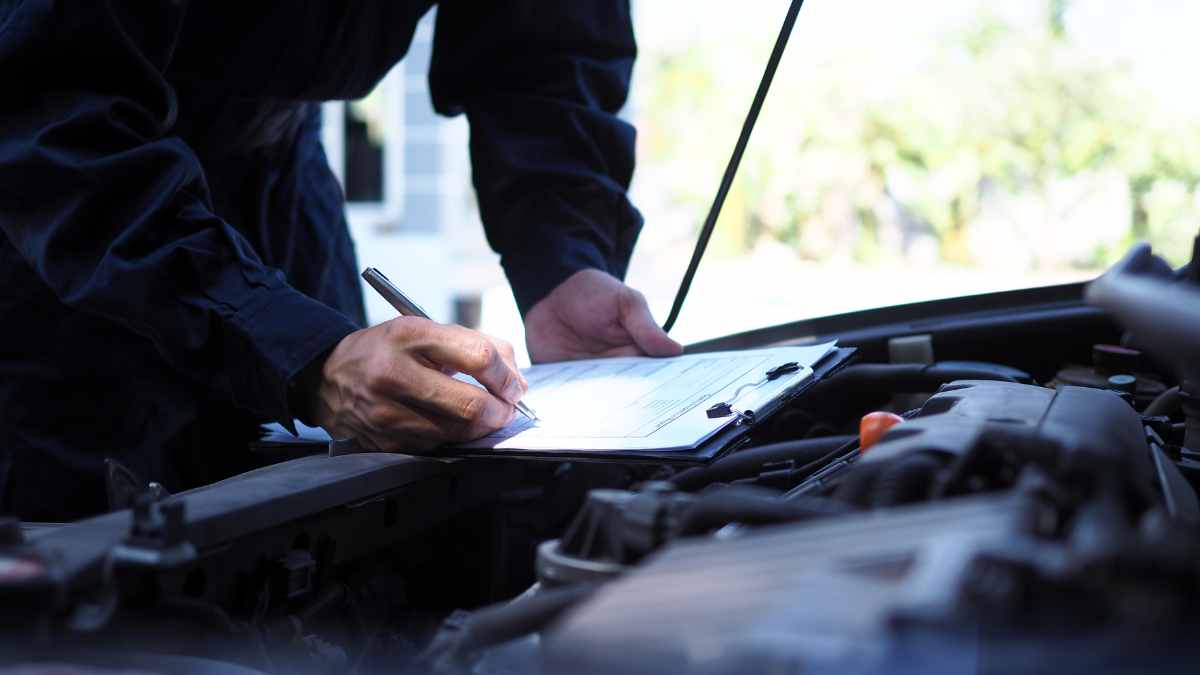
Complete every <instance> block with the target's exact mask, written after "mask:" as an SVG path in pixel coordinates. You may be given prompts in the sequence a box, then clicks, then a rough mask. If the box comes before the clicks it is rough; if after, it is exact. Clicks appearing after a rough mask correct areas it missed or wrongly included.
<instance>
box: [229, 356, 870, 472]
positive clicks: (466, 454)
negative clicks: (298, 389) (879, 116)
mask: <svg viewBox="0 0 1200 675" xmlns="http://www.w3.org/2000/svg"><path fill="white" fill-rule="evenodd" d="M856 351H857V350H856V349H854V348H852V347H835V348H834V349H832V350H831V351H830V352H829V353H828V354H826V355H825V356H824V358H822V359H821V360H820V361H818V362H817V363H816V364H814V365H813V367H812V369H813V372H812V375H811V376H810V377H808V378H806V379H804V380H803V381H801V382H799V383H797V384H796V385H795V386H794V387H792V388H790V389H788V390H787V391H785V392H784V393H783V394H781V395H779V396H777V397H775V398H773V399H771V400H770V401H769V402H768V403H766V404H765V405H762V406H759V407H758V409H756V410H754V411H753V414H746V413H748V412H750V411H746V410H741V409H739V408H738V406H737V404H736V400H734V401H732V402H729V401H727V402H726V403H727V404H729V405H730V407H731V408H733V409H735V410H734V411H733V412H734V414H737V415H738V419H737V421H736V423H734V424H730V425H728V426H726V427H724V428H722V429H721V430H720V431H718V432H717V433H715V434H714V435H713V436H711V437H709V438H708V439H707V440H706V441H704V442H703V443H701V444H700V445H698V446H697V447H696V448H693V449H690V450H670V451H661V450H659V451H656V450H529V449H517V448H491V449H486V450H479V449H470V448H454V447H443V448H435V449H433V450H429V451H425V452H420V453H408V454H412V455H415V456H421V457H428V458H431V459H442V460H453V459H466V458H470V459H524V460H542V461H583V462H604V463H620V464H647V463H653V464H672V465H694V464H704V463H707V462H709V461H712V460H713V459H716V458H717V457H720V456H722V455H724V454H727V453H729V452H732V451H734V450H736V449H737V448H740V447H742V446H744V445H745V444H746V443H748V442H749V441H751V440H752V439H753V436H754V433H755V431H756V430H757V429H758V427H759V426H760V425H762V424H764V423H766V422H768V421H770V420H771V418H772V417H773V416H774V415H775V414H776V413H778V412H779V411H780V410H782V409H784V408H786V407H787V406H788V405H789V404H790V403H791V402H792V401H794V400H796V399H798V398H800V397H802V396H803V395H804V394H805V393H806V392H808V391H809V390H810V389H811V388H812V387H814V386H815V385H816V384H817V383H819V382H821V381H823V380H826V379H828V378H829V377H830V376H832V375H834V374H836V373H837V372H839V371H840V370H842V369H843V368H845V367H846V365H848V364H849V363H850V361H851V360H852V359H853V357H854V355H855V353H856ZM778 365H784V364H778ZM764 376H766V373H765V372H764ZM275 427H278V425H268V427H267V428H268V430H269V433H268V434H267V435H265V436H264V438H262V439H260V440H259V441H257V442H256V443H254V444H252V446H251V447H252V448H257V449H258V450H260V451H267V450H269V451H270V452H272V453H275V454H279V453H287V452H292V453H296V452H303V454H312V453H313V452H314V451H319V450H317V449H318V448H320V449H322V450H323V449H326V448H327V449H328V452H329V454H330V455H343V454H353V453H358V452H370V451H368V450H364V449H362V448H361V447H359V446H358V444H357V443H355V442H354V441H353V440H329V436H328V434H326V433H325V432H324V431H323V430H321V429H308V428H305V429H304V431H305V432H307V433H302V435H301V436H300V437H296V436H292V435H291V434H290V433H288V432H287V431H284V430H283V428H282V427H278V428H277V429H276V428H275Z"/></svg>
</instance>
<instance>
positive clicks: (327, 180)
mask: <svg viewBox="0 0 1200 675" xmlns="http://www.w3.org/2000/svg"><path fill="white" fill-rule="evenodd" d="M431 5H432V0H424V1H416V0H414V1H411V2H403V1H401V0H342V1H339V2H326V1H324V0H314V1H311V2H299V1H290V0H289V1H284V0H275V1H271V2H244V3H215V2H188V1H187V0H174V1H168V0H156V1H154V2H136V3H131V2H122V1H120V0H111V1H107V2H106V1H102V0H89V1H87V2H84V1H83V0H74V1H73V0H59V1H53V0H23V1H22V0H0V72H2V73H4V74H5V77H4V78H3V83H4V92H3V94H2V96H0V233H2V235H3V236H2V237H0V281H2V283H0V320H2V321H3V325H4V331H3V333H2V334H0V501H2V507H3V509H4V510H5V511H7V512H10V513H16V514H18V515H20V516H21V517H23V518H25V519H28V520H62V519H67V518H76V517H80V516H83V515H86V514H90V513H94V512H96V511H99V510H102V509H103V508H104V482H103V466H104V465H103V462H104V459H105V458H109V457H111V458H113V459H116V460H117V461H119V462H121V463H122V464H124V465H126V466H128V467H130V468H132V469H133V470H134V471H135V472H136V473H137V474H138V475H139V476H141V477H143V478H144V479H145V480H157V481H160V482H163V483H164V484H166V485H167V486H168V487H175V488H178V487H185V486H188V485H192V484H196V483H200V482H204V481H207V480H212V479H214V478H218V477H220V476H221V475H224V474H227V473H229V472H231V471H236V470H240V469H242V468H245V466H246V463H245V459H244V458H245V453H244V452H235V449H238V447H239V446H238V445H237V443H235V442H234V440H235V439H241V438H244V437H245V436H246V435H247V434H249V433H251V432H252V430H253V429H254V427H255V426H256V425H257V424H258V423H259V422H260V421H262V420H277V421H280V422H283V423H285V424H290V422H291V420H292V419H293V418H294V417H298V418H300V419H302V420H305V421H308V422H311V423H317V424H320V425H322V426H324V427H325V428H326V429H328V430H329V431H330V432H331V433H334V434H335V435H338V436H353V437H355V438H357V439H358V440H359V441H360V442H362V443H364V444H366V445H368V446H372V447H375V448H378V449H382V450H402V449H405V448H424V447H429V446H432V445H436V444H439V443H442V442H446V441H454V440H462V439H466V438H469V437H477V436H480V435H483V434H486V433H488V432H490V431H491V430H494V429H496V428H497V427H499V426H501V425H503V424H504V423H506V422H507V421H508V420H509V419H510V418H511V416H512V414H513V403H514V402H516V401H517V400H518V399H519V398H520V396H521V395H522V394H523V393H524V390H525V386H526V385H525V382H524V380H523V379H522V378H521V376H520V374H519V372H518V371H517V370H516V368H515V365H514V363H513V359H512V351H511V348H509V347H508V346H507V345H506V344H504V343H503V342H500V341H498V340H494V339H491V338H487V337H485V336H483V335H481V334H479V333H475V332H473V331H468V330H466V329H462V328H457V327H451V326H440V325H437V324H434V323H431V322H428V321H423V320H420V319H409V318H404V319H396V320H394V321H390V322H388V323H385V324H382V325H380V326H376V327H374V328H367V329H363V328H362V324H363V310H362V299H361V297H360V290H359V289H360V286H359V283H358V278H357V271H358V270H357V265H356V263H355V259H354V251H353V247H352V244H351V241H350V239H349V236H348V233H347V229H346V225H345V222H344V216H343V212H342V208H343V203H342V195H341V191H340V189H339V187H338V185H337V183H336V182H335V180H334V178H333V176H332V174H331V173H330V170H329V167H328V164H327V162H326V159H325V156H324V152H323V150H322V148H321V146H320V143H319V138H318V130H319V112H318V108H317V105H316V104H315V103H313V102H314V101H320V100H326V99H351V98H356V97H359V96H362V95H365V94H366V93H367V92H368V91H370V90H371V89H372V87H373V86H374V84H375V83H376V82H377V81H378V80H379V79H380V78H381V77H382V76H383V75H384V74H385V73H386V72H387V71H388V70H389V69H390V68H391V66H392V65H393V64H394V63H395V62H396V61H397V60H398V59H400V58H401V57H402V56H403V55H404V53H405V51H406V50H407V48H408V45H409V43H410V42H411V39H412V35H413V31H414V28H415V25H416V23H417V21H418V20H419V19H420V17H421V16H422V15H424V14H425V13H426V12H427V11H428V10H429V9H430V7H431ZM635 51H636V48H635V45H634V41H633V35H632V28H631V24H630V16H629V8H628V6H627V3H624V2H616V1H610V2H604V1H603V0H585V1H576V0H572V2H569V3H566V2H536V1H535V0H508V1H506V2H486V3H480V2H470V1H469V0H447V1H445V2H442V3H440V5H439V8H438V17H437V26H436V34H435V46H434V56H433V63H432V66H431V72H430V84H431V90H432V93H433V99H434V105H435V107H436V108H437V110H438V111H440V112H441V113H443V114H449V115H454V114H459V113H465V114H466V115H467V118H468V120H469V122H470V126H471V158H472V163H473V169H474V182H475V188H476V192H477V194H478V198H479V204H480V211H481V214H482V217H483V221H484V223H485V225H486V227H487V234H488V238H489V241H490V243H491V245H492V246H493V247H494V248H495V249H496V250H497V251H498V252H499V253H500V255H501V262H502V264H503V266H504V269H505V271H506V274H507V275H508V278H509V280H510V282H511V284H512V287H513V291H514V294H515V295H516V298H517V302H518V305H519V307H520V309H521V311H522V313H523V315H524V317H525V324H526V329H527V335H528V338H527V341H528V346H529V350H530V354H531V355H532V357H533V358H534V360H538V361H546V360H556V359H568V358H580V357H588V356H602V355H612V354H633V353H645V354H651V355H668V354H674V353H677V352H678V351H679V345H678V344H676V343H675V342H674V341H672V340H671V339H670V338H668V337H667V336H666V335H665V334H664V333H663V332H662V331H661V330H660V329H659V328H658V327H657V326H656V325H655V324H654V322H653V320H652V318H651V316H650V313H649V311H648V310H647V308H646V304H645V301H644V300H643V299H642V297H641V296H640V295H639V294H638V293H636V292H635V291H633V290H631V289H629V288H628V287H626V286H625V285H624V284H623V283H621V282H620V281H619V278H620V277H621V276H622V275H623V273H624V271H625V267H626V265H627V263H628V260H629V255H630V252H631V250H632V247H633V244H634V240H635V238H636V236H637V232H638V229H639V227H640V222H641V221H640V216H639V215H638V213H637V211H636V210H635V209H634V208H633V207H632V205H631V204H630V203H629V201H628V199H627V197H626V194H625V191H626V188H627V186H628V183H629V180H630V176H631V173H632V170H633V142H634V134H633V130H632V129H631V128H630V127H629V126H628V125H626V124H625V123H623V122H622V121H621V120H619V119H618V118H617V117H616V115H615V113H616V111H617V110H618V108H619V107H620V106H621V105H622V104H623V102H624V100H625V97H626V93H627V89H628V84H629V77H630V71H631V67H632V62H633V59H634V56H635ZM402 265H403V261H402V260H398V261H396V263H395V265H394V267H395V268H397V269H400V268H401V267H402ZM454 371H461V372H466V373H470V374H472V375H474V376H475V377H476V378H477V379H478V380H479V381H480V382H482V383H483V384H485V385H486V387H487V391H484V390H482V389H479V388H477V387H472V386H470V385H466V384H464V383H462V382H458V381H455V380H454V379H452V378H451V377H450V376H449V375H448V373H452V372H454Z"/></svg>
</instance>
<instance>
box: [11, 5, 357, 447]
mask: <svg viewBox="0 0 1200 675" xmlns="http://www.w3.org/2000/svg"><path fill="white" fill-rule="evenodd" d="M0 2H3V0H0ZM182 4H183V3H174V2H153V3H140V2H139V3H129V2H123V1H122V0H111V1H108V2H105V1H102V0H95V1H94V2H74V1H70V0H68V1H60V2H55V1H52V0H25V2H23V3H21V2H10V3H7V5H4V4H0V70H2V71H4V72H6V73H14V72H15V73H23V74H24V77H18V78H16V80H17V81H16V83H15V86H12V89H10V90H9V91H6V93H5V95H4V97H3V98H2V99H0V230H2V232H3V235H4V236H5V237H7V238H8V240H9V241H10V242H11V243H12V245H13V246H14V247H15V248H16V249H17V251H18V252H19V253H20V255H21V256H22V258H23V259H24V260H25V261H27V262H28V264H29V265H30V267H31V268H32V269H33V270H34V271H35V273H36V274H37V276H38V277H39V278H40V279H41V281H42V282H44V283H45V284H46V285H47V286H48V287H49V288H50V289H52V291H53V292H54V294H55V295H56V297H57V298H58V299H59V300H60V301H61V302H63V303H65V304H66V305H68V306H70V307H72V308H74V309H75V310H77V311H81V312H88V313H91V314H93V315H97V316H101V317H104V318H106V319H108V320H111V321H114V322H117V323H119V324H121V325H123V326H125V327H127V328H128V329H129V330H131V331H133V332H135V333H136V334H138V335H140V336H143V337H144V338H146V339H147V340H149V341H150V342H151V343H152V344H153V347H154V348H155V349H156V350H157V351H158V353H159V354H160V355H161V357H162V358H163V359H164V360H165V361H166V362H167V363H168V364H170V366H171V367H173V368H174V369H176V370H177V371H178V372H180V373H181V374H182V375H183V376H185V377H187V378H189V379H190V380H193V381H196V382H199V383H203V384H206V385H209V386H212V387H215V388H217V389H218V390H221V389H224V390H225V391H226V392H227V393H228V395H229V396H230V398H231V399H232V400H233V401H234V403H236V404H238V405H240V406H241V407H244V408H247V409H249V410H252V411H255V412H258V413H260V414H262V415H264V416H266V417H269V418H272V419H275V420H278V421H280V422H283V423H285V424H288V423H290V422H291V419H292V417H293V414H294V411H292V410H291V409H290V408H289V405H288V391H287V389H288V384H289V382H290V380H291V378H292V377H293V376H294V375H295V374H296V373H297V372H298V371H299V370H300V369H301V368H302V367H304V366H305V365H307V364H308V363H309V362H311V361H312V360H313V359H314V358H315V357H316V356H318V355H320V354H321V353H323V352H324V351H326V350H328V349H329V348H331V347H332V346H333V345H334V344H336V342H337V341H338V340H339V339H340V338H341V337H343V336H344V335H346V334H347V333H349V332H351V331H352V330H354V329H355V328H356V327H355V325H354V324H353V323H352V322H351V321H350V320H349V319H348V318H347V317H345V316H343V315H342V314H340V313H339V312H337V311H335V310H333V309H331V308H328V307H326V306H325V305H322V304H320V303H318V302H317V301H315V300H313V299H311V298H309V297H308V296H305V295H303V294H302V293H300V292H298V291H296V290H295V289H293V288H291V287H290V286H288V284H287V282H286V281H285V279H284V277H283V275H282V273H281V272H279V271H278V270H275V269H273V268H270V267H268V266H266V265H265V264H264V263H263V262H262V261H261V260H260V259H259V257H258V256H257V255H256V254H255V252H254V251H253V249H252V247H251V245H250V243H249V242H248V241H247V240H246V239H244V238H243V237H242V236H241V235H240V234H239V233H238V232H237V231H235V230H234V229H233V228H232V227H231V226H230V225H229V224H228V223H225V222H223V221H222V220H221V219H220V218H218V217H216V216H215V215H214V214H213V212H212V209H211V204H210V200H209V196H208V191H207V186H206V183H205V177H204V173H203V171H202V168H201V164H200V162H199V160H198V158H197V157H196V155H195V154H194V153H193V151H192V149H191V148H189V147H188V145H187V144H186V143H184V142H183V141H182V140H181V139H180V138H178V137H175V136H172V135H171V128H172V125H173V123H174V119H175V114H176V99H175V93H174V91H173V90H172V88H171V87H170V86H169V85H168V83H167V81H166V79H165V78H164V76H163V71H164V69H165V68H166V66H167V64H168V63H169V60H170V57H171V54H172V50H173V49H174V46H175V42H176V40H177V39H178V30H179V22H180V21H181V20H182V12H183V9H181V7H182ZM5 79H6V84H5V86H6V88H7V87H10V82H11V80H10V79H9V78H5Z"/></svg>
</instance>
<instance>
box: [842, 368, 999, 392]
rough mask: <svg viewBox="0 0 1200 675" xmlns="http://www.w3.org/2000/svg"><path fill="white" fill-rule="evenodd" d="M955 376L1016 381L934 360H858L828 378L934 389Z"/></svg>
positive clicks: (885, 387)
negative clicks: (873, 361) (870, 361)
mask: <svg viewBox="0 0 1200 675" xmlns="http://www.w3.org/2000/svg"><path fill="white" fill-rule="evenodd" d="M955 380H994V381H999V382H1019V380H1017V379H1016V378H1014V377H1009V376H1007V375H1001V374H999V373H995V372H992V371H989V370H982V369H978V368H969V367H960V366H953V365H950V366H943V365H939V364H937V363H932V364H924V363H893V364H888V363H860V364H858V365H854V366H849V367H847V368H846V369H845V370H843V371H842V372H840V373H838V374H837V375H835V376H834V377H833V379H832V380H830V383H831V384H833V383H836V384H837V385H838V386H839V387H852V388H871V389H874V390H882V391H886V392H900V393H916V392H927V391H935V390H936V389H937V388H938V387H940V386H942V385H943V384H946V383H948V382H954V381H955Z"/></svg>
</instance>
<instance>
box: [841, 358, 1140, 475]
mask: <svg viewBox="0 0 1200 675" xmlns="http://www.w3.org/2000/svg"><path fill="white" fill-rule="evenodd" d="M984 446H987V447H997V448H1000V447H1005V446H1020V447H1021V448H1022V449H1024V450H1026V451H1028V452H1033V453H1039V454H1040V458H1041V459H1042V460H1044V461H1045V462H1046V463H1047V465H1049V466H1050V468H1052V469H1056V470H1062V471H1070V470H1084V471H1088V472H1092V471H1095V470H1116V471H1120V472H1122V474H1123V476H1124V478H1126V479H1131V480H1133V481H1135V482H1136V483H1138V484H1140V485H1143V486H1147V487H1148V486H1149V485H1151V484H1152V482H1153V470H1152V464H1151V461H1150V456H1149V453H1148V451H1147V444H1146V437H1145V431H1144V430H1143V427H1142V422H1141V418H1140V417H1139V415H1138V414H1137V412H1136V411H1135V410H1134V409H1133V408H1132V407H1131V406H1130V405H1129V404H1128V403H1126V402H1125V401H1123V400H1122V399H1121V398H1120V397H1119V396H1118V395H1116V394H1115V393H1113V392H1110V391H1105V390H1101V389H1089V388H1086V387H1070V386H1067V387H1060V388H1059V389H1047V388H1045V387H1038V386H1033V385H1027V384H1016V383H1012V382H991V381H982V380H962V381H958V382H952V383H950V384H947V385H945V386H943V387H942V388H941V390H940V391H938V392H937V393H936V394H934V395H933V396H932V397H930V398H929V400H928V401H926V402H925V405H923V406H922V407H921V409H920V412H918V413H917V415H916V416H915V417H914V418H912V419H911V420H908V421H907V422H905V423H904V424H899V425H897V426H895V427H892V428H891V429H890V430H889V431H888V433H887V434H885V435H884V437H883V438H882V439H881V440H880V441H879V442H878V443H877V444H875V446H874V447H872V448H871V450H870V451H869V452H867V453H865V454H864V456H863V458H862V459H861V460H860V461H861V462H867V463H871V462H881V461H887V460H889V459H894V458H896V457H899V456H902V455H906V454H909V453H912V452H917V451H933V452H940V453H946V454H949V455H962V454H965V453H968V452H971V451H973V450H977V449H979V448H980V447H984Z"/></svg>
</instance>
